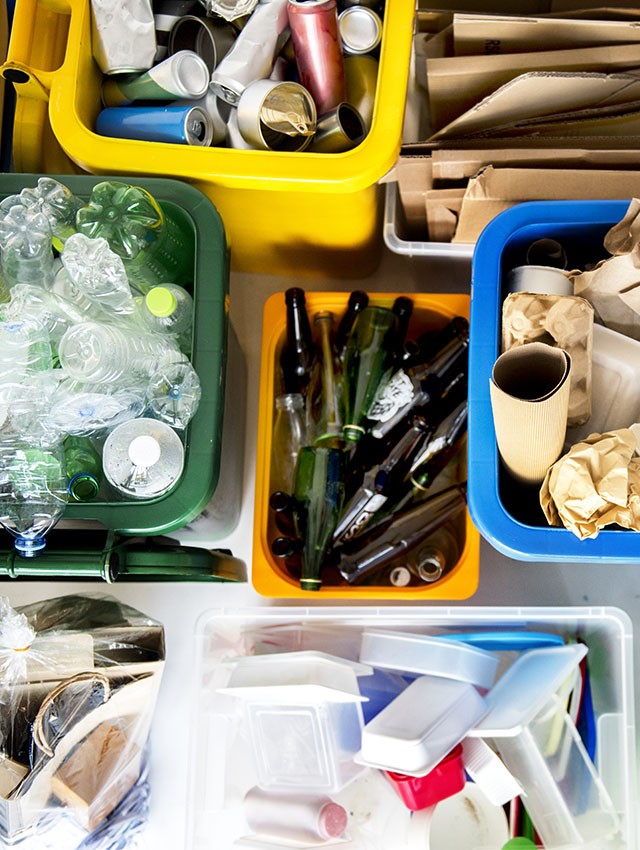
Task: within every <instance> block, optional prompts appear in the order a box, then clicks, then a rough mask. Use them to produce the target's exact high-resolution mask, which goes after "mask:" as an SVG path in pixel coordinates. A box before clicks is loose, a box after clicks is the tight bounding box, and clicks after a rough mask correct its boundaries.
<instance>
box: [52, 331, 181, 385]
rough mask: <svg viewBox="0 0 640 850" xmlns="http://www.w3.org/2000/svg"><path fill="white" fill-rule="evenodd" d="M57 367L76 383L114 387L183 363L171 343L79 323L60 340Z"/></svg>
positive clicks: (143, 334) (174, 345)
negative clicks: (175, 363) (173, 362)
mask: <svg viewBox="0 0 640 850" xmlns="http://www.w3.org/2000/svg"><path fill="white" fill-rule="evenodd" d="M58 356H59V358H60V365H61V366H62V368H63V369H64V370H65V371H66V373H67V374H68V375H69V376H70V377H72V378H75V379H76V380H78V381H87V382H92V383H116V382H118V381H120V382H121V381H122V380H123V379H127V378H128V377H136V376H138V377H139V376H145V377H147V378H148V377H149V376H151V375H153V374H154V373H155V372H157V371H158V370H159V369H161V368H162V367H163V366H164V365H165V364H166V363H170V362H172V361H180V360H184V355H183V354H182V353H181V352H180V349H179V348H178V346H177V345H176V343H175V342H173V340H171V339H169V338H167V337H161V336H160V335H159V334H152V333H148V332H144V331H142V330H136V332H135V333H130V332H127V330H125V329H123V328H122V327H119V326H117V325H108V324H99V323H98V322H82V323H81V324H79V325H73V327H71V328H69V330H68V331H67V332H66V333H65V334H64V336H63V337H62V339H61V340H60V346H59V349H58Z"/></svg>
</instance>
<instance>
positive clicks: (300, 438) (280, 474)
mask: <svg viewBox="0 0 640 850" xmlns="http://www.w3.org/2000/svg"><path fill="white" fill-rule="evenodd" d="M305 435H306V431H305V422H304V398H303V397H302V395H301V394H300V393H286V394H284V395H279V396H277V397H276V415H275V422H274V425H273V438H272V440H273V442H272V446H271V490H272V491H274V490H280V491H282V492H284V493H292V492H293V482H294V474H295V468H296V461H297V459H298V454H299V452H300V449H301V448H302V445H303V443H304V442H305V439H306V436H305Z"/></svg>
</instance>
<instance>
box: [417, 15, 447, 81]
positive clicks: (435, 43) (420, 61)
mask: <svg viewBox="0 0 640 850" xmlns="http://www.w3.org/2000/svg"><path fill="white" fill-rule="evenodd" d="M413 51H414V54H415V78H416V83H417V84H418V86H419V87H420V88H422V89H426V88H427V64H426V60H427V59H443V58H444V57H445V56H451V54H452V52H453V27H452V26H451V25H449V26H447V27H445V28H444V29H443V30H441V31H440V32H437V33H435V34H433V33H421V32H418V33H416V34H415V36H414V37H413Z"/></svg>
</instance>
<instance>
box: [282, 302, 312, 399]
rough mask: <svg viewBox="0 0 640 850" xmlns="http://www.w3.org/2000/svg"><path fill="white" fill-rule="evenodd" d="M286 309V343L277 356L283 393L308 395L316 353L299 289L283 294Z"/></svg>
mask: <svg viewBox="0 0 640 850" xmlns="http://www.w3.org/2000/svg"><path fill="white" fill-rule="evenodd" d="M284 297H285V304H286V309H287V331H286V339H285V342H284V345H283V347H282V352H281V354H280V368H281V370H282V380H283V387H284V392H285V393H286V394H289V393H300V394H302V395H303V396H304V395H305V394H306V392H307V387H308V385H309V381H310V380H311V369H312V367H313V363H314V360H315V350H314V345H313V338H312V335H311V325H310V324H309V316H308V314H307V308H306V300H305V294H304V291H303V290H302V289H299V288H298V287H291V288H290V289H287V291H286V292H285V294H284Z"/></svg>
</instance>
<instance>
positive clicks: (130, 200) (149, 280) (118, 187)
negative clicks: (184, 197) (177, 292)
mask: <svg viewBox="0 0 640 850" xmlns="http://www.w3.org/2000/svg"><path fill="white" fill-rule="evenodd" d="M76 227H77V229H78V232H79V233H83V234H84V235H85V236H88V237H91V238H93V239H95V238H98V237H102V238H104V239H106V240H107V242H108V243H109V247H110V248H111V250H112V251H114V252H115V253H116V254H118V256H119V257H121V258H122V259H123V261H124V263H125V267H126V270H127V275H128V276H129V281H130V282H131V284H132V286H135V287H136V288H137V289H139V290H140V292H142V293H143V294H144V293H146V292H148V290H149V289H151V287H152V286H158V285H160V284H163V283H167V282H170V283H177V284H180V285H183V284H184V283H190V282H191V281H192V280H193V268H194V240H193V234H192V233H189V232H188V231H187V225H186V223H183V222H182V221H181V220H180V219H179V218H177V217H173V216H171V215H169V214H168V213H167V212H166V211H165V210H164V209H163V208H161V207H160V205H159V204H158V202H157V201H156V200H155V198H154V197H153V196H152V195H151V194H150V193H149V192H147V191H146V189H142V188H140V187H139V186H131V185H129V184H126V183H120V182H118V181H115V180H105V181H103V182H102V183H98V184H97V185H96V186H94V188H93V191H92V192H91V196H90V198H89V202H88V203H87V204H86V205H85V206H84V207H81V209H79V210H78V213H77V215H76Z"/></svg>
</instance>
